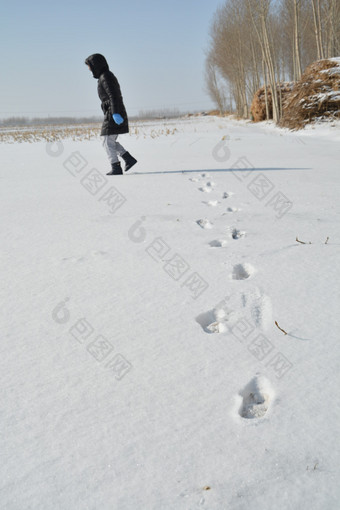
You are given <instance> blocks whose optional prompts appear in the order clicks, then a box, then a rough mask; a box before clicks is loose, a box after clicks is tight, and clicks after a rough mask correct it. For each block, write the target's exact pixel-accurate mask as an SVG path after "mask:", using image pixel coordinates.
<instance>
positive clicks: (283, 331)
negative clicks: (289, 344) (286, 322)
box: [275, 321, 288, 335]
mask: <svg viewBox="0 0 340 510" xmlns="http://www.w3.org/2000/svg"><path fill="white" fill-rule="evenodd" d="M275 325H276V326H277V327H278V328H279V330H280V331H282V333H284V334H285V335H288V333H287V331H285V330H284V329H282V328H280V326H279V325H278V323H277V321H275Z"/></svg>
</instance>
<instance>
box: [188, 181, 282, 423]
mask: <svg viewBox="0 0 340 510" xmlns="http://www.w3.org/2000/svg"><path fill="white" fill-rule="evenodd" d="M209 178H210V176H209V174H205V173H203V174H201V175H200V177H192V178H191V179H190V180H191V181H192V182H195V183H200V184H201V186H200V187H199V188H198V190H199V191H201V192H202V193H212V192H214V193H216V192H217V189H216V188H217V186H216V184H215V183H214V182H213V181H210V180H207V182H205V183H202V180H204V179H209ZM233 195H234V193H233V192H232V191H225V192H224V193H223V194H222V196H221V197H220V198H221V199H222V200H219V199H212V200H207V201H205V202H203V203H204V204H206V205H207V207H217V206H219V205H221V204H222V203H224V200H226V199H229V198H230V197H232V196H233ZM239 211H241V209H240V208H238V207H234V206H228V207H227V208H226V210H225V212H223V213H222V216H224V215H233V214H236V213H238V212H239ZM196 223H197V225H198V226H199V227H201V228H202V229H204V230H212V229H214V224H213V222H212V221H210V220H209V219H208V218H201V219H198V220H196ZM245 236H246V232H245V231H244V230H240V229H238V228H236V227H227V229H226V235H225V238H218V239H214V240H212V241H210V242H209V246H210V247H211V248H226V247H228V243H229V242H233V241H238V240H240V239H242V238H244V237H245ZM255 274H256V269H255V268H254V267H253V266H252V265H251V264H249V263H239V264H235V265H234V266H233V268H232V270H231V273H230V274H229V278H230V279H232V280H236V281H249V280H251V279H252V278H253V277H254V275H255ZM226 280H227V276H226ZM240 285H242V286H243V285H245V284H240ZM246 285H247V286H248V285H249V284H248V283H247V284H246ZM244 317H249V318H251V320H252V322H253V323H254V325H255V326H256V327H257V328H260V329H261V330H266V329H267V328H268V326H269V325H270V324H271V322H272V305H271V300H270V298H269V297H268V296H266V295H265V294H263V293H262V292H261V290H260V289H259V288H257V287H252V288H249V287H247V288H244V287H242V292H239V293H235V294H234V295H232V296H229V297H228V299H227V300H224V301H223V302H222V303H220V304H219V305H218V306H216V307H215V308H214V309H212V310H208V311H207V312H203V313H201V314H200V315H198V316H197V317H196V322H197V323H198V324H199V325H200V326H201V328H202V329H203V331H204V332H205V333H207V334H219V333H225V332H228V331H229V332H230V331H231V330H232V327H233V326H234V325H235V324H236V323H237V321H239V320H240V319H242V318H244ZM273 397H274V392H273V389H272V387H271V384H270V382H269V381H268V380H267V379H266V378H265V377H263V376H261V375H259V374H257V375H256V376H255V377H254V378H253V379H252V380H251V381H250V382H249V383H248V384H247V385H246V386H245V387H244V388H243V389H242V390H241V391H240V392H239V394H238V396H237V398H236V400H237V413H238V414H239V416H240V417H241V418H244V419H259V418H263V417H264V416H265V414H266V413H267V411H268V408H269V406H270V403H271V401H272V400H273Z"/></svg>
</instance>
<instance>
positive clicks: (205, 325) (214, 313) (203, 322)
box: [196, 308, 227, 333]
mask: <svg viewBox="0 0 340 510" xmlns="http://www.w3.org/2000/svg"><path fill="white" fill-rule="evenodd" d="M225 318H226V313H225V311H224V310H222V309H217V308H216V309H214V310H209V311H208V312H204V313H201V314H200V315H198V316H197V317H196V322H198V324H199V325H200V326H201V328H202V329H203V331H205V332H206V333H224V331H227V327H226V325H225V323H224V319H225Z"/></svg>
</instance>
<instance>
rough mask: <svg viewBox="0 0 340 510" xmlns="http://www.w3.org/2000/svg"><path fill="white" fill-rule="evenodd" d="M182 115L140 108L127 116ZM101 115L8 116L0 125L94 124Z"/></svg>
mask: <svg viewBox="0 0 340 510" xmlns="http://www.w3.org/2000/svg"><path fill="white" fill-rule="evenodd" d="M182 115H184V113H183V112H180V111H179V110H177V109H176V108H173V109H166V108H165V109H162V110H141V111H140V112H139V114H138V115H135V116H134V117H131V116H129V119H130V120H147V119H165V118H167V119H169V118H170V119H171V118H177V117H180V116H182ZM102 121H103V117H102V116H100V117H99V116H92V117H35V118H33V119H30V118H28V117H8V118H7V119H3V120H0V127H20V126H51V125H53V126H65V125H74V124H95V123H98V122H102Z"/></svg>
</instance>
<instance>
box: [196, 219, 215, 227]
mask: <svg viewBox="0 0 340 510" xmlns="http://www.w3.org/2000/svg"><path fill="white" fill-rule="evenodd" d="M196 223H197V225H199V226H200V227H201V228H204V229H211V228H212V227H213V225H212V223H210V221H209V220H207V219H206V218H204V219H201V220H197V221H196Z"/></svg>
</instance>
